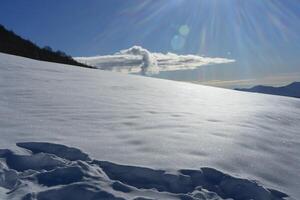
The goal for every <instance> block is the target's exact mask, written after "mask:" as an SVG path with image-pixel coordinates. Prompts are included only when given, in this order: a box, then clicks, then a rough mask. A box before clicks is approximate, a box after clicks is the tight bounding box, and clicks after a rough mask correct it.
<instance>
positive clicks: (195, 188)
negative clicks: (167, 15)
mask: <svg viewBox="0 0 300 200" xmlns="http://www.w3.org/2000/svg"><path fill="white" fill-rule="evenodd" d="M0 113H1V116H2V118H1V120H0V128H1V140H0V157H1V158H5V159H0V175H1V176H0V177H4V178H1V179H0V199H6V200H8V199H9V200H11V199H21V198H22V197H23V196H24V195H26V198H23V200H31V199H37V200H44V199H47V200H65V199H73V200H81V199H85V200H92V199H122V200H124V199H125V200H129V199H130V200H133V199H135V200H138V199H139V200H141V199H152V200H153V199H164V200H165V199H178V200H179V199H180V200H182V199H191V200H199V199H202V200H203V199H210V200H212V199H215V200H224V199H234V200H245V199H255V200H283V199H300V191H299V188H300V182H299V179H300V176H299V174H300V144H299V141H300V135H299V132H300V124H299V121H300V101H299V99H296V98H289V97H280V96H271V95H262V94H254V93H246V92H239V91H234V90H226V89H221V88H214V87H208V86H201V85H195V84H189V83H181V82H175V81H168V80H160V79H154V78H147V77H142V76H133V75H125V74H119V73H114V72H108V71H102V70H91V69H86V68H80V67H69V66H68V65H62V64H56V63H49V62H42V61H36V60H32V59H27V58H22V57H18V56H12V55H7V54H2V53H0ZM32 142H34V143H32ZM40 142H47V143H40ZM16 144H17V146H16ZM58 144H60V145H58ZM70 147H75V148H70ZM25 149H26V150H25ZM29 150H30V151H29ZM71 161H72V162H71ZM28 170H29V171H28ZM285 194H287V195H288V196H290V198H285V196H286V195H285ZM82 195H83V196H84V197H83V196H82Z"/></svg>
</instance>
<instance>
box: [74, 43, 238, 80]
mask: <svg viewBox="0 0 300 200" xmlns="http://www.w3.org/2000/svg"><path fill="white" fill-rule="evenodd" d="M75 59H76V60H77V61H79V62H82V63H86V64H89V65H93V66H95V67H98V68H99V69H104V70H111V71H120V72H126V73H138V72H140V73H142V74H157V73H159V72H161V71H175V70H187V69H196V68H198V67H201V66H203V65H212V64H223V63H230V62H235V60H232V59H227V58H210V57H202V56H198V55H177V54H174V53H167V54H163V53H151V52H149V51H148V50H147V49H144V48H142V47H140V46H133V47H131V48H129V49H125V50H121V51H119V52H117V53H115V54H114V55H104V56H95V57H76V58H75Z"/></svg>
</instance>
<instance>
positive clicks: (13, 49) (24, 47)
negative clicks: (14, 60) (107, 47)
mask: <svg viewBox="0 0 300 200" xmlns="http://www.w3.org/2000/svg"><path fill="white" fill-rule="evenodd" d="M0 52H2V53H8V54H12V55H18V56H23V57H27V58H32V59H36V60H42V61H49V62H56V63H62V64H69V65H76V66H81V67H87V68H94V67H91V66H88V65H86V64H82V63H79V62H77V61H75V60H74V59H73V58H72V57H71V56H68V55H67V54H65V53H64V52H61V51H56V52H53V51H52V49H51V48H50V47H45V48H40V47H38V46H37V45H35V44H34V43H32V42H31V41H29V40H25V39H23V38H21V37H20V36H18V35H16V34H15V33H14V32H12V31H8V30H6V28H5V27H4V26H2V25H0Z"/></svg>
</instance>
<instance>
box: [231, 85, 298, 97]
mask: <svg viewBox="0 0 300 200" xmlns="http://www.w3.org/2000/svg"><path fill="white" fill-rule="evenodd" d="M235 90H239V91H246V92H256V93H264V94H273V95H280V96H288V97H296V98H300V82H294V83H291V84H289V85H286V86H282V87H272V86H263V85H258V86H255V87H252V88H249V89H246V88H236V89H235Z"/></svg>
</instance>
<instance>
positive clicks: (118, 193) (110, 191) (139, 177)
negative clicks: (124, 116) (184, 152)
mask: <svg viewBox="0 0 300 200" xmlns="http://www.w3.org/2000/svg"><path fill="white" fill-rule="evenodd" d="M17 145H18V146H20V147H25V148H26V149H28V150H31V151H32V152H37V151H36V149H37V147H41V148H38V149H39V150H38V152H39V153H36V154H34V153H33V154H32V155H17V154H15V153H13V152H12V151H10V150H8V149H4V150H0V151H4V152H6V153H5V154H2V156H1V157H3V158H4V159H5V160H6V163H5V162H3V161H1V160H0V164H1V166H6V165H7V167H2V168H0V175H1V177H4V178H2V179H1V182H0V187H3V188H5V189H8V190H10V191H9V192H7V196H8V198H10V197H16V196H17V197H18V198H20V199H22V200H65V199H72V200H82V199H84V200H96V199H111V200H125V199H135V200H138V199H149V200H150V199H153V200H154V199H181V200H199V199H212V200H213V199H214V200H222V199H228V198H232V199H236V200H243V199H255V200H281V199H283V198H284V197H287V195H286V194H284V193H282V192H279V191H276V190H272V189H267V188H264V187H262V186H260V185H259V184H257V183H256V182H254V181H249V180H246V179H240V178H235V177H232V176H229V175H227V174H224V173H222V172H220V171H218V170H215V169H212V168H202V169H199V170H184V169H182V170H180V171H178V172H177V173H176V174H170V173H167V172H166V171H163V170H154V169H150V168H145V167H134V166H124V165H118V164H114V163H111V162H107V161H98V160H86V159H84V160H85V161H82V160H80V159H81V158H82V157H86V154H85V153H83V152H81V151H80V150H79V149H75V148H70V147H67V146H64V145H57V144H51V143H37V142H28V143H19V144H17ZM74 150H76V152H77V155H78V156H75V157H74V154H73V152H74ZM49 152H51V153H53V152H54V154H49ZM61 155H63V157H58V156H61ZM65 158H72V161H73V162H72V161H71V160H66V159H65ZM76 158H78V160H76ZM9 160H10V161H9ZM58 160H60V162H57V161H58ZM49 167H50V168H49ZM45 186H46V187H45ZM25 193H27V194H25Z"/></svg>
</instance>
